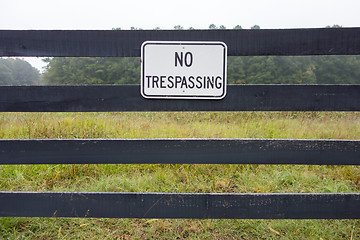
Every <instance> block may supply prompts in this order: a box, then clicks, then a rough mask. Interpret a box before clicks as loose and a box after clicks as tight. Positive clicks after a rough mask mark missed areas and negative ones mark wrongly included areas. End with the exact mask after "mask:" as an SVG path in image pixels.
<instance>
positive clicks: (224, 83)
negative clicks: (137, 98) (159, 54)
mask: <svg viewBox="0 0 360 240" xmlns="http://www.w3.org/2000/svg"><path fill="white" fill-rule="evenodd" d="M148 44H154V45H221V46H222V47H223V51H224V59H223V60H224V61H223V62H224V65H223V79H224V81H223V86H224V87H223V92H222V94H221V95H220V96H211V95H209V96H199V95H188V96H179V95H150V96H149V95H146V94H145V89H144V84H145V79H144V70H145V61H144V57H145V51H144V49H145V46H146V45H148ZM140 81H141V83H140V92H141V95H142V96H143V97H144V98H146V99H213V100H220V99H223V98H224V97H225V96H226V93H227V45H226V44H225V43H224V42H220V41H145V42H143V43H142V44H141V80H140Z"/></svg>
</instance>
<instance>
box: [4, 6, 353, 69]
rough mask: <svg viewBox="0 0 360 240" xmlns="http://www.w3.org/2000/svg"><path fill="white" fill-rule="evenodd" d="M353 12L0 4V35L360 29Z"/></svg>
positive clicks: (341, 9) (338, 8)
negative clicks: (255, 28)
mask: <svg viewBox="0 0 360 240" xmlns="http://www.w3.org/2000/svg"><path fill="white" fill-rule="evenodd" d="M359 12H360V0H271V1H270V0H246V1H241V0H229V1H226V0H218V1H211V0H207V1H204V0H180V1H171V0H148V1H145V0H144V1H142V0H127V1H120V0H102V1H90V0H86V1H85V0H61V1H51V0H0V29H99V30H108V29H112V28H118V27H119V28H121V29H130V27H137V28H143V29H153V28H156V27H159V28H161V29H172V28H173V27H174V26H175V25H182V26H183V27H184V28H185V29H187V28H189V27H193V28H196V29H207V28H208V27H209V25H210V24H215V25H217V26H219V25H224V26H225V27H226V28H230V29H231V28H233V27H234V26H236V25H241V26H242V27H243V28H250V27H251V26H253V25H255V24H257V25H259V26H260V27H261V28H316V27H325V26H327V25H334V24H338V25H341V26H343V27H360V13H359ZM30 61H31V63H32V64H34V65H35V66H36V67H38V68H39V67H41V66H42V64H41V61H40V60H39V59H38V60H30Z"/></svg>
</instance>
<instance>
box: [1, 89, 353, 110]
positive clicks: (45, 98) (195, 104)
mask: <svg viewBox="0 0 360 240" xmlns="http://www.w3.org/2000/svg"><path fill="white" fill-rule="evenodd" d="M0 111H1V112H109V111H110V112H111V111H360V85H229V86H228V89H227V96H226V97H225V98H224V99H222V100H180V99H176V100H174V99H172V100H170V99H145V98H143V97H142V96H141V94H140V86H138V85H98V86H94V85H88V86H0Z"/></svg>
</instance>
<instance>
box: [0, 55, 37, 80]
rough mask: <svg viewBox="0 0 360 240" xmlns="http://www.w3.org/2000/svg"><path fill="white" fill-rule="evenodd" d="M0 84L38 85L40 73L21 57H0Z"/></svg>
mask: <svg viewBox="0 0 360 240" xmlns="http://www.w3.org/2000/svg"><path fill="white" fill-rule="evenodd" d="M0 84H1V85H39V84H40V73H39V71H38V70H37V69H36V68H34V67H32V66H31V65H30V63H28V62H27V61H25V60H22V59H18V58H16V59H13V58H7V59H0Z"/></svg>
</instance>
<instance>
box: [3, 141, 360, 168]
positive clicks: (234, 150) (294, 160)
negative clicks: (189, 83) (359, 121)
mask: <svg viewBox="0 0 360 240" xmlns="http://www.w3.org/2000/svg"><path fill="white" fill-rule="evenodd" d="M0 159H1V162H0V165H1V164H157V163H170V164H175V163H176V164H290V165H292V164H306V165H360V140H288V139H287V140H280V139H117V140H111V139H77V140H35V139H33V140H0Z"/></svg>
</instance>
